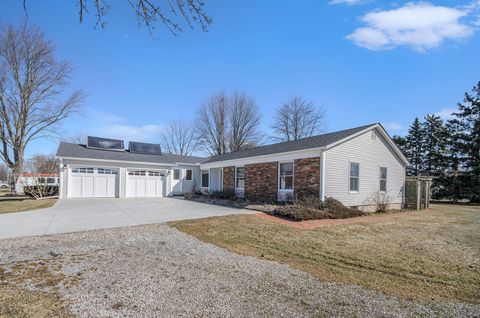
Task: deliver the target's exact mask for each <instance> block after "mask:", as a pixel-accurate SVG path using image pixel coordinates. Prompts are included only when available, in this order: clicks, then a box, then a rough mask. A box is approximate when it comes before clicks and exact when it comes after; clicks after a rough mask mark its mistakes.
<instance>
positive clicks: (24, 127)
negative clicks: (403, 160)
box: [0, 23, 324, 179]
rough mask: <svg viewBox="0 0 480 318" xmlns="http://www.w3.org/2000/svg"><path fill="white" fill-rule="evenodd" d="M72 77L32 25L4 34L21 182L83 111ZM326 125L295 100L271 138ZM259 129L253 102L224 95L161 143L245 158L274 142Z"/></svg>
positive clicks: (2, 68) (3, 114) (9, 119)
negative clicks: (41, 150)
mask: <svg viewBox="0 0 480 318" xmlns="http://www.w3.org/2000/svg"><path fill="white" fill-rule="evenodd" d="M71 74H72V67H71V65H70V64H69V63H67V62H65V61H57V60H56V59H55V56H54V47H53V45H52V43H51V42H50V41H48V40H47V39H46V38H45V36H44V34H43V32H41V31H40V30H39V29H38V28H36V27H31V26H28V25H27V24H26V23H24V24H22V25H21V26H20V27H18V28H15V27H13V26H11V25H9V26H6V27H1V28H0V159H1V161H3V162H4V163H5V164H6V166H7V167H8V168H9V169H11V171H12V175H13V177H14V179H15V178H17V177H18V176H19V175H21V173H22V172H23V171H24V165H25V162H24V155H25V149H26V147H27V146H28V144H29V143H30V142H31V141H32V140H34V139H35V138H40V137H45V136H49V135H55V134H56V131H57V130H58V129H57V128H58V126H59V124H61V122H62V121H63V120H64V119H66V118H67V117H69V116H70V115H72V114H74V113H76V112H77V111H78V110H79V108H80V106H81V103H82V100H83V97H84V94H83V92H82V91H81V90H74V89H71V88H70V80H71ZM323 118H324V113H323V111H322V110H321V109H318V108H316V107H315V106H314V105H313V103H311V102H306V101H304V100H303V99H301V98H300V97H292V98H291V99H290V100H289V101H287V102H285V103H283V104H282V105H281V106H280V107H279V108H278V109H277V112H276V116H275V118H274V119H275V120H274V124H273V125H272V129H273V132H274V136H272V137H273V138H275V139H277V140H296V139H299V138H303V137H308V136H311V135H313V134H315V133H317V132H318V131H320V130H321V128H322V124H323V122H322V120H323ZM260 124H261V115H260V111H259V107H258V105H257V103H256V101H255V99H254V98H253V97H251V96H249V95H247V94H246V93H244V92H234V93H233V94H230V95H228V94H226V93H225V92H223V91H220V92H218V93H217V94H214V95H212V96H210V97H209V98H207V99H206V100H205V101H204V102H203V103H202V104H201V105H200V106H199V108H198V111H197V114H196V117H195V120H194V122H193V123H190V122H186V121H179V120H177V121H174V122H172V123H170V125H169V127H168V129H167V130H166V131H165V132H164V134H163V135H162V136H161V143H162V146H163V148H164V149H165V150H167V151H168V152H171V153H176V154H181V155H191V154H194V153H198V152H202V153H208V154H211V155H216V154H223V153H227V152H233V151H240V150H244V149H248V148H252V147H255V146H258V145H260V144H262V143H263V142H264V141H265V140H266V139H267V138H266V134H265V133H263V132H262V130H261V127H260ZM69 139H72V140H75V141H81V140H82V139H83V138H81V137H79V136H72V137H70V138H69ZM55 164H56V163H55Z"/></svg>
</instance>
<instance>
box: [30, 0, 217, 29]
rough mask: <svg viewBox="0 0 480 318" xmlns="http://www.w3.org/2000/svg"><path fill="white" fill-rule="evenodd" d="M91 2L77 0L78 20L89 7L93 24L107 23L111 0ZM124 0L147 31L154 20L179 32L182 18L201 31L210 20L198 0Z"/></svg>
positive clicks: (190, 26)
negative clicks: (92, 13) (93, 17)
mask: <svg viewBox="0 0 480 318" xmlns="http://www.w3.org/2000/svg"><path fill="white" fill-rule="evenodd" d="M91 2H92V3H93V9H92V6H91V5H90V4H89V1H88V0H77V5H78V17H79V20H80V23H82V22H83V20H84V15H86V14H89V13H90V9H92V11H93V12H94V14H95V17H96V20H97V21H96V25H95V26H100V27H102V28H104V27H105V26H106V25H107V21H106V19H105V18H106V16H107V14H108V11H109V9H110V2H111V1H109V0H92V1H91ZM126 2H127V3H128V4H129V5H130V7H131V8H132V10H133V12H134V14H135V17H136V18H137V21H138V24H139V25H144V26H145V27H147V29H148V30H149V32H150V33H151V34H153V31H154V29H155V26H156V25H157V23H161V24H163V25H164V26H165V27H166V28H167V29H168V30H169V31H170V32H171V33H172V34H174V35H178V34H179V33H181V32H183V26H182V22H183V23H186V25H187V26H188V27H189V28H191V29H193V28H194V26H195V25H199V26H200V27H201V29H202V30H203V31H204V32H206V31H207V30H208V27H209V26H210V25H211V24H212V18H211V17H209V16H208V15H207V13H206V12H205V8H204V7H205V3H204V2H203V1H201V0H167V1H165V0H160V1H159V0H126ZM159 2H160V4H159ZM23 7H24V10H25V12H27V0H23Z"/></svg>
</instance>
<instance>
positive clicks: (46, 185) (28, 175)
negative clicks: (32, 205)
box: [18, 154, 59, 199]
mask: <svg viewBox="0 0 480 318" xmlns="http://www.w3.org/2000/svg"><path fill="white" fill-rule="evenodd" d="M58 174H59V162H58V160H57V158H55V155H53V154H49V155H44V154H38V155H35V156H33V157H32V158H30V159H29V160H27V162H26V163H25V167H24V172H23V174H22V176H21V177H20V178H19V179H18V183H19V184H20V185H21V186H22V187H23V190H24V192H25V194H27V195H29V196H32V197H34V198H35V199H40V198H44V197H49V196H52V195H56V194H58V186H57V184H56V182H55V178H56V177H57V176H58Z"/></svg>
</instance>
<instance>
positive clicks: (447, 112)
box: [435, 108, 457, 120]
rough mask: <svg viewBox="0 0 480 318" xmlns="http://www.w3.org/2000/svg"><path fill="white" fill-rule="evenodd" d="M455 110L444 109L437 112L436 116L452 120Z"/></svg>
mask: <svg viewBox="0 0 480 318" xmlns="http://www.w3.org/2000/svg"><path fill="white" fill-rule="evenodd" d="M456 111H457V110H456V109H455V108H442V109H441V110H440V111H438V112H436V113H435V115H437V116H440V117H441V118H442V119H443V120H448V119H451V118H452V117H453V116H452V113H454V112H456Z"/></svg>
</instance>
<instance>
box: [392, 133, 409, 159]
mask: <svg viewBox="0 0 480 318" xmlns="http://www.w3.org/2000/svg"><path fill="white" fill-rule="evenodd" d="M392 140H393V142H394V143H395V145H396V146H397V147H398V149H400V150H401V151H402V153H403V154H404V155H405V154H406V149H407V141H406V140H405V137H402V136H399V135H393V137H392Z"/></svg>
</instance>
